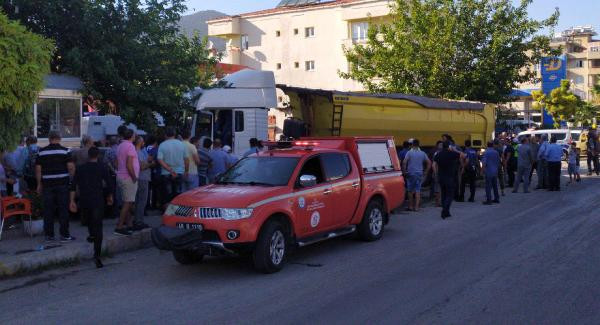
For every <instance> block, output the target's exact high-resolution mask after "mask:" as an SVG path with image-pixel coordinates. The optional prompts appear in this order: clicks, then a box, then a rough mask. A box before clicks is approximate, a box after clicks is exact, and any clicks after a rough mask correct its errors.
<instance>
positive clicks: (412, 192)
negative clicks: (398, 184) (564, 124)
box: [402, 139, 431, 211]
mask: <svg viewBox="0 0 600 325" xmlns="http://www.w3.org/2000/svg"><path fill="white" fill-rule="evenodd" d="M402 164H403V170H404V171H405V176H406V177H405V180H406V188H407V190H408V210H409V211H418V210H419V204H420V203H421V183H422V182H423V175H427V173H428V172H429V168H431V160H429V158H428V157H427V154H425V152H423V151H421V149H420V148H419V140H417V139H414V140H413V142H412V147H411V149H410V151H409V152H407V153H406V156H405V157H404V161H403V162H402ZM424 166H426V167H425V171H423V167H424Z"/></svg>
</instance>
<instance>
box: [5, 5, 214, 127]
mask: <svg viewBox="0 0 600 325" xmlns="http://www.w3.org/2000/svg"><path fill="white" fill-rule="evenodd" d="M13 6H18V11H17V10H13V9H14V7H13ZM8 7H10V8H8ZM185 9H186V7H185V5H184V0H53V1H46V0H14V1H13V5H6V4H5V10H6V12H8V13H9V14H10V15H11V16H12V17H14V18H15V19H19V20H20V21H21V22H22V23H23V24H25V25H26V26H27V27H29V28H30V29H31V30H32V31H35V32H37V33H40V34H42V35H45V36H46V37H48V38H51V39H54V40H55V41H56V45H57V51H56V53H55V55H54V57H53V59H52V70H53V71H54V72H57V73H67V74H71V75H74V76H77V77H79V78H81V79H82V81H83V83H84V85H85V89H84V93H85V94H86V95H88V94H89V95H92V96H94V98H95V99H97V100H101V103H105V104H106V103H114V104H115V105H116V107H117V108H118V110H119V114H120V115H121V116H123V117H124V118H125V119H126V120H128V121H131V122H135V123H137V124H138V126H140V127H142V128H145V129H146V130H148V131H150V130H152V129H153V127H154V126H155V123H154V122H155V120H154V116H153V112H158V113H160V114H161V115H163V116H164V117H165V119H166V121H167V123H170V124H176V123H178V122H180V120H181V116H182V113H183V112H184V111H185V110H186V109H189V103H188V100H186V98H185V96H184V94H185V93H186V92H188V91H190V90H191V89H193V88H194V87H197V86H201V85H207V84H208V83H209V82H210V81H211V80H212V77H213V71H214V69H213V68H212V66H214V65H215V64H216V62H217V59H218V58H216V57H211V56H210V52H209V50H208V49H207V46H206V41H205V40H201V39H199V38H198V37H195V38H193V39H188V38H186V37H185V36H183V35H181V34H180V33H179V32H178V25H177V22H178V21H179V18H180V15H181V13H182V12H184V11H185ZM102 109H104V110H105V111H106V110H108V105H104V107H103V108H102Z"/></svg>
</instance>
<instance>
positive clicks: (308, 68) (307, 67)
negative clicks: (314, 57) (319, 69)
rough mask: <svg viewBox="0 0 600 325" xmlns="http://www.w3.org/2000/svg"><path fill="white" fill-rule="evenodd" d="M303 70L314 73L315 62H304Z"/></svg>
mask: <svg viewBox="0 0 600 325" xmlns="http://www.w3.org/2000/svg"><path fill="white" fill-rule="evenodd" d="M304 69H305V70H306V71H315V61H306V62H304Z"/></svg>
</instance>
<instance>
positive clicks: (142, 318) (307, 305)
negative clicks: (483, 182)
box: [0, 178, 600, 324]
mask: <svg viewBox="0 0 600 325" xmlns="http://www.w3.org/2000/svg"><path fill="white" fill-rule="evenodd" d="M599 189H600V178H594V179H587V178H586V179H584V181H583V183H581V184H577V185H576V186H571V187H569V188H563V191H562V192H560V193H550V192H545V191H544V192H540V191H537V192H534V193H532V194H508V195H507V196H506V197H504V198H502V199H503V200H502V203H501V204H500V205H495V206H492V207H486V206H483V205H482V204H481V200H480V201H479V202H477V203H459V204H455V205H454V207H453V211H452V212H453V215H454V216H453V217H452V218H450V219H448V220H441V219H440V218H439V210H438V209H437V208H433V207H429V208H425V209H424V210H422V211H421V212H419V213H411V214H401V215H397V216H395V217H394V218H393V221H392V222H391V224H390V225H389V226H388V227H387V228H386V232H385V235H384V238H383V239H382V240H381V241H378V242H375V243H364V242H360V241H357V240H353V239H350V238H341V239H336V240H332V241H329V242H324V243H321V244H317V245H314V246H310V247H307V248H304V249H300V250H299V251H297V252H296V254H295V255H293V257H292V258H291V261H290V262H291V263H290V264H289V265H288V266H287V267H286V268H285V269H284V270H283V271H282V272H280V273H277V274H272V275H263V274H258V273H256V272H254V271H253V269H252V268H251V266H250V265H249V263H248V262H247V261H243V260H239V259H232V258H218V259H209V260H207V261H206V262H204V263H203V264H200V265H194V266H181V265H178V264H176V262H175V261H174V260H173V259H172V257H171V255H170V254H166V253H160V252H158V251H157V250H155V249H146V250H142V251H138V252H134V253H128V254H123V255H119V256H117V257H114V258H110V259H107V260H106V264H107V265H106V267H105V268H104V269H101V270H96V269H95V268H93V266H92V265H91V262H89V263H85V264H82V265H79V266H75V267H70V268H63V269H58V270H52V271H46V272H44V273H42V274H38V275H33V276H29V277H26V278H17V279H12V280H5V281H3V282H0V306H2V307H0V309H1V310H2V312H0V324H21V323H31V324H36V323H49V324H58V323H60V324H70V323H84V322H85V323H88V324H94V323H102V324H106V323H153V324H156V323H169V324H179V323H186V324H189V323H205V324H219V323H228V324H258V323H260V324H263V323H285V324H287V323H292V324H321V323H323V324H325V323H326V324H372V323H376V324H407V323H411V324H412V323H416V324H468V323H485V324H487V323H491V324H522V323H542V324H556V323H558V324H598V323H600V284H599V282H600V268H599V267H598V266H599V265H600V240H599V239H600V215H599V213H598V208H599V207H600V200H599V199H598V196H599ZM479 191H480V194H482V193H481V192H482V191H481V189H479Z"/></svg>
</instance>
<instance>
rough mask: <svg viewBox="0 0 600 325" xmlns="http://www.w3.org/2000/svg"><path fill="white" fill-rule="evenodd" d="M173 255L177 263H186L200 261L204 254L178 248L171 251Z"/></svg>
mask: <svg viewBox="0 0 600 325" xmlns="http://www.w3.org/2000/svg"><path fill="white" fill-rule="evenodd" d="M173 257H174V258H175V260H176V261H177V262H178V263H179V264H183V265H188V264H195V263H200V262H201V261H202V258H203V257H204V256H203V255H202V254H199V253H198V252H194V251H184V250H178V251H173Z"/></svg>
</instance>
